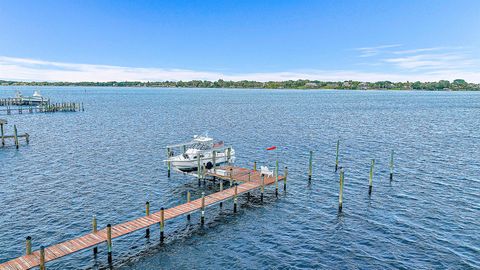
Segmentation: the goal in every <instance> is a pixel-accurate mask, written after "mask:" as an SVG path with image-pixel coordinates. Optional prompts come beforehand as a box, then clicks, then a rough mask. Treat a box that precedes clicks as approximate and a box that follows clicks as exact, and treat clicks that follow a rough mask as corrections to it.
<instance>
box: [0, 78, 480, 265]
mask: <svg viewBox="0 0 480 270" xmlns="http://www.w3.org/2000/svg"><path fill="white" fill-rule="evenodd" d="M17 89H21V90H23V92H24V94H31V93H33V90H34V89H36V88H29V87H21V88H17ZM41 92H42V94H43V95H45V96H48V97H50V98H52V99H53V100H55V101H57V102H61V101H76V102H83V103H84V105H85V108H86V111H85V112H78V113H54V114H23V115H2V116H0V118H5V119H7V120H8V121H9V125H8V126H7V130H8V133H11V132H12V129H13V128H12V126H13V124H16V125H17V127H18V129H19V132H21V133H23V132H28V133H29V134H30V144H29V145H28V146H26V145H22V146H21V147H20V149H18V150H16V149H15V148H14V146H13V145H12V142H11V141H9V143H8V146H6V147H4V148H0V161H1V166H0V176H1V177H0V206H1V209H2V214H1V216H0V262H3V261H6V260H9V259H12V258H14V257H17V256H20V255H22V254H23V252H24V245H25V243H24V240H25V237H26V236H28V235H30V236H32V238H33V247H34V249H38V248H39V246H40V245H45V246H48V245H51V244H54V243H58V242H61V241H64V240H67V239H69V238H72V237H75V236H79V235H82V234H84V233H87V232H89V231H90V229H91V217H92V215H93V214H95V215H97V220H98V225H99V227H101V228H103V227H104V226H105V225H106V224H107V223H112V224H117V223H121V222H125V221H127V220H130V219H133V218H136V217H139V216H141V215H143V214H144V204H145V201H147V200H149V201H150V203H151V209H152V211H158V210H159V209H160V207H171V206H174V205H177V204H179V203H182V202H184V201H185V199H186V192H187V191H191V192H192V194H193V195H192V196H193V197H194V198H197V197H199V196H200V194H201V192H202V191H206V192H207V193H210V192H214V191H215V190H218V186H216V185H214V184H212V183H207V185H206V186H203V185H202V186H201V187H199V186H198V184H197V181H196V179H193V178H190V177H187V176H184V175H179V174H172V177H171V178H170V179H168V178H167V177H166V175H167V173H166V168H165V166H164V165H163V163H162V160H163V159H164V158H165V155H166V151H165V148H164V146H165V145H167V144H171V143H175V142H181V141H184V140H189V139H190V137H191V136H192V135H194V134H200V133H204V132H205V131H208V133H209V135H212V136H213V137H216V138H218V139H222V140H224V141H226V142H227V143H228V144H232V145H233V146H234V147H235V150H236V157H237V162H236V163H237V164H238V165H240V166H249V167H251V166H252V163H253V161H257V162H258V163H259V166H260V165H262V164H267V165H269V166H272V165H273V164H274V160H275V159H276V158H277V159H278V160H279V162H280V166H281V167H282V168H283V167H284V166H288V168H289V182H288V187H287V193H286V194H285V193H283V191H282V192H281V194H280V196H279V197H278V198H276V197H275V195H274V192H273V188H272V187H269V188H268V189H267V194H266V197H265V201H264V202H263V203H261V202H260V200H259V194H258V193H255V194H253V195H254V197H253V198H252V199H251V200H250V201H249V202H247V200H246V197H241V198H240V203H241V207H240V209H239V212H238V213H236V214H234V213H233V211H232V210H233V206H232V203H231V202H228V203H226V204H224V208H223V210H221V209H220V208H219V207H218V206H214V207H210V208H207V211H206V225H205V226H204V227H203V228H202V227H201V226H199V216H198V214H195V215H193V216H192V220H191V221H190V222H187V220H186V218H184V217H181V218H178V219H176V220H173V221H169V222H167V224H166V236H167V238H166V242H165V243H164V244H160V243H159V230H158V227H157V226H153V227H152V231H151V238H150V239H146V238H144V237H143V236H144V232H143V231H140V232H137V233H134V234H131V235H129V236H126V237H123V238H121V239H115V240H114V241H113V254H114V262H113V268H116V269H232V268H239V269H308V268H326V269H479V268H480V233H479V232H480V221H479V220H480V219H479V217H480V178H479V177H480V160H479V159H480V155H479V152H480V129H479V127H480V117H479V116H480V93H473V92H411V91H408V92H407V91H401V92H400V91H391V92H390V91H388V92H387V91H325V90H323V91H299V90H213V89H144V88H118V89H117V88H42V89H41ZM13 94H14V89H12V88H7V87H3V88H1V89H0V96H1V97H7V96H12V95H13ZM337 139H340V164H341V166H343V167H344V168H345V191H344V203H343V212H342V213H341V214H339V213H338V190H339V184H338V178H339V177H338V174H337V173H335V172H334V163H335V146H336V141H337ZM272 145H275V146H277V147H278V149H277V150H276V151H275V152H274V153H275V154H273V153H272V152H267V151H265V150H264V149H265V148H266V147H269V146H272ZM392 149H393V150H395V175H394V181H392V182H390V181H389V179H388V177H389V169H388V162H389V156H390V151H391V150H392ZM310 150H313V151H314V169H313V179H312V181H311V183H309V182H308V180H307V168H308V152H309V151H310ZM373 158H374V159H375V160H376V166H375V175H374V188H373V193H372V195H371V197H369V196H368V173H369V166H370V160H371V159H373ZM47 267H48V268H49V269H79V268H80V269H84V268H94V269H97V268H105V267H108V264H107V259H106V245H100V246H99V254H98V256H97V257H96V258H94V256H93V255H92V251H91V250H85V251H83V252H79V253H77V254H75V255H71V256H67V257H64V258H62V259H60V260H58V261H55V262H50V263H48V264H47Z"/></svg>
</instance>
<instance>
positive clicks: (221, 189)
mask: <svg viewBox="0 0 480 270" xmlns="http://www.w3.org/2000/svg"><path fill="white" fill-rule="evenodd" d="M220 191H223V179H220ZM222 207H223V202H220V208H222Z"/></svg>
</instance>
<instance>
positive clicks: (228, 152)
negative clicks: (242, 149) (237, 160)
mask: <svg viewBox="0 0 480 270" xmlns="http://www.w3.org/2000/svg"><path fill="white" fill-rule="evenodd" d="M231 158H232V148H231V147H228V148H227V163H228V164H230V159H231Z"/></svg>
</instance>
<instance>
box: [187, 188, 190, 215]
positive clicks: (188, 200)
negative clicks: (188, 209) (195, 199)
mask: <svg viewBox="0 0 480 270" xmlns="http://www.w3.org/2000/svg"><path fill="white" fill-rule="evenodd" d="M189 202H190V191H187V203H189ZM187 220H190V214H188V215H187Z"/></svg>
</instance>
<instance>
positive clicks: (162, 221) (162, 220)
mask: <svg viewBox="0 0 480 270" xmlns="http://www.w3.org/2000/svg"><path fill="white" fill-rule="evenodd" d="M164 239H165V208H163V207H162V208H160V242H161V243H163V240H164Z"/></svg>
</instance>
